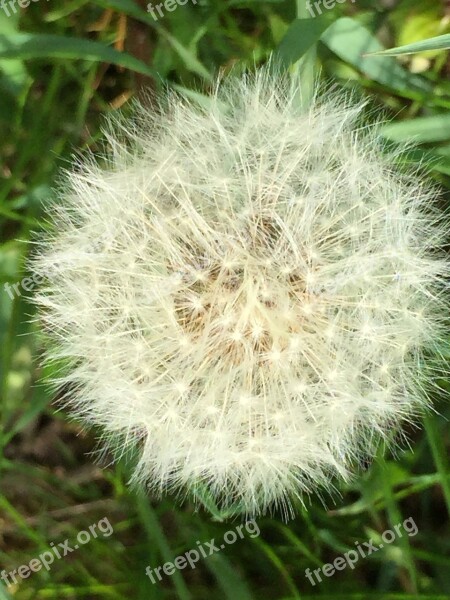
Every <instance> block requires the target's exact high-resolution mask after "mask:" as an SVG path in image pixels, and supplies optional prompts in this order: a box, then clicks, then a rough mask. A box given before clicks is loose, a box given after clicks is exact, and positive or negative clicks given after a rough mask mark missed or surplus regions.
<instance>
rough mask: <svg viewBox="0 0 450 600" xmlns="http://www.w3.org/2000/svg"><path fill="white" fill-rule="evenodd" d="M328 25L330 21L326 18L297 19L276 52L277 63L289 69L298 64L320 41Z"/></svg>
mask: <svg viewBox="0 0 450 600" xmlns="http://www.w3.org/2000/svg"><path fill="white" fill-rule="evenodd" d="M328 25H329V20H328V19H327V18H325V17H318V18H317V19H295V21H293V22H292V24H291V25H290V27H289V29H288V30H287V32H286V34H285V36H284V37H283V39H282V40H281V43H280V45H279V47H278V48H277V50H276V51H275V52H274V59H275V61H276V63H278V64H280V65H281V66H283V67H289V66H290V65H292V64H294V63H296V62H297V61H298V60H299V59H300V58H301V57H302V56H303V55H304V54H305V53H306V52H307V51H308V50H309V49H310V48H311V47H312V46H313V45H314V44H316V43H317V42H318V41H319V39H320V36H321V35H322V34H323V32H324V31H325V29H326V28H327V27H328Z"/></svg>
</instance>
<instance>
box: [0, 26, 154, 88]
mask: <svg viewBox="0 0 450 600" xmlns="http://www.w3.org/2000/svg"><path fill="white" fill-rule="evenodd" d="M0 58H3V59H21V60H26V59H36V58H46V59H48V58H59V59H70V60H79V59H83V60H90V61H99V62H106V63H110V64H114V65H118V66H121V67H125V68H126V69H130V70H131V71H136V72H137V73H141V74H143V75H148V76H149V77H154V76H155V72H154V71H153V69H151V68H150V67H148V66H147V65H146V64H144V63H143V62H142V61H140V60H138V59H137V58H135V57H134V56H131V55H130V54H126V53H125V52H119V51H118V50H115V49H114V48H110V47H109V46H106V45H105V44H102V43H101V42H95V41H92V40H85V39H82V38H69V37H64V36H60V35H47V34H38V33H36V34H34V33H11V34H1V35H0Z"/></svg>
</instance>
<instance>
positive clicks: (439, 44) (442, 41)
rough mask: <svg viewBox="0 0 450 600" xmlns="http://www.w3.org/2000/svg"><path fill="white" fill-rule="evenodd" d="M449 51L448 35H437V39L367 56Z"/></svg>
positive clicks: (449, 37) (449, 36)
mask: <svg viewBox="0 0 450 600" xmlns="http://www.w3.org/2000/svg"><path fill="white" fill-rule="evenodd" d="M449 49H450V33H447V34H445V35H438V36H437V37H432V38H428V39H426V40H421V41H420V42H414V43H413V44H406V46H399V47H398V48H389V49H388V50H379V51H378V52H370V54H368V55H367V56H400V55H401V54H416V53H418V52H427V51H428V50H433V51H434V50H449Z"/></svg>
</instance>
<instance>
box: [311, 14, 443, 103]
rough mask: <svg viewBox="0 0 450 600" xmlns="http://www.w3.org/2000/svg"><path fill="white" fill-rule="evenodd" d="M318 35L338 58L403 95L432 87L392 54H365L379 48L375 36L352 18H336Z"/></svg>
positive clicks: (428, 89) (421, 91)
mask: <svg viewBox="0 0 450 600" xmlns="http://www.w3.org/2000/svg"><path fill="white" fill-rule="evenodd" d="M321 39H322V41H323V43H324V44H325V45H326V46H328V48H329V49H330V50H332V51H333V52H334V53H335V54H337V55H338V56H339V57H340V58H341V59H342V60H344V61H346V62H348V63H350V64H351V65H353V66H354V67H356V68H357V69H359V70H360V71H361V72H362V73H364V75H366V76H367V77H368V78H369V79H372V80H374V81H376V82H378V83H381V84H382V85H385V86H388V87H390V88H392V89H394V90H396V91H398V92H400V93H403V94H406V95H407V94H408V92H409V93H413V94H414V93H415V94H417V93H421V94H423V93H424V92H425V93H429V92H430V91H431V90H432V87H431V85H430V84H429V83H428V81H426V80H425V79H423V78H422V77H419V76H417V75H413V74H411V73H409V72H408V71H406V70H405V69H404V68H403V67H402V66H401V65H400V64H398V62H397V61H396V60H395V59H394V58H392V57H387V56H383V57H373V56H366V55H367V54H368V53H371V52H378V51H379V50H382V49H383V48H382V46H381V44H380V42H379V41H378V40H377V38H376V37H375V36H373V35H372V33H371V32H370V31H369V30H368V29H366V28H365V27H363V26H362V25H361V24H360V23H358V21H355V20H354V19H350V18H348V17H343V18H342V19H338V20H337V21H335V22H334V23H333V24H332V25H331V26H330V27H328V29H327V30H326V31H325V32H324V33H323V34H322V38H321Z"/></svg>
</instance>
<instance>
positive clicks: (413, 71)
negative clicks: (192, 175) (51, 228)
mask: <svg viewBox="0 0 450 600" xmlns="http://www.w3.org/2000/svg"><path fill="white" fill-rule="evenodd" d="M324 1H325V0H324ZM327 2H328V4H330V2H329V0H327ZM24 4H25V3H24ZM155 4H157V2H156V3H155ZM331 4H333V3H331ZM334 4H335V7H334V8H332V9H330V10H327V9H326V8H325V7H324V6H323V2H322V3H321V5H320V6H321V7H322V8H321V10H322V12H323V15H322V16H320V15H318V9H314V11H315V13H314V14H315V15H316V16H315V17H314V18H311V19H310V21H309V23H308V26H307V27H306V28H305V25H304V24H299V23H298V21H295V19H296V17H297V16H305V17H307V16H311V15H309V14H308V11H307V10H306V9H305V6H304V5H302V2H298V3H296V2H295V1H294V0H253V1H251V0H247V1H243V0H198V2H197V3H196V4H195V3H194V2H193V1H191V0H188V2H187V3H186V4H184V5H179V6H177V7H176V10H173V11H168V10H165V12H164V17H163V18H159V19H158V20H157V21H156V20H154V19H153V18H152V16H151V15H150V14H149V13H148V12H147V8H146V5H147V3H146V2H140V1H138V0H98V1H94V2H86V1H85V0H72V1H68V0H64V1H63V0H40V1H39V0H37V1H36V0H35V1H34V2H31V3H30V5H29V6H28V7H25V8H19V5H18V2H13V3H12V4H5V3H4V4H0V229H1V236H0V352H1V363H0V386H1V391H0V406H1V427H0V443H1V450H2V452H1V459H0V460H1V473H0V486H1V487H0V568H1V569H5V571H6V572H10V571H12V570H14V569H17V567H19V566H20V565H23V564H28V563H29V562H30V561H31V560H32V559H33V558H35V557H37V556H38V555H39V554H41V553H42V552H44V551H46V550H48V548H49V546H50V543H51V542H53V543H55V544H56V545H57V544H58V543H59V542H63V541H64V540H65V539H66V538H68V539H69V540H74V539H75V538H76V535H77V533H78V532H79V531H81V530H87V529H88V527H89V525H91V524H93V523H97V522H98V521H99V520H100V519H102V518H104V517H107V518H108V519H109V522H110V523H111V525H112V527H113V528H114V533H113V534H112V535H111V536H109V537H107V538H106V537H104V536H101V535H99V536H98V537H97V538H92V539H91V540H90V542H89V543H87V544H86V545H83V546H82V547H80V549H79V550H77V551H76V552H73V553H70V554H69V555H68V556H67V557H64V558H62V559H61V560H55V562H54V563H53V565H52V566H51V570H50V571H47V570H44V569H41V570H40V571H38V572H36V573H32V575H31V576H30V577H28V578H26V579H23V580H22V579H20V580H18V583H17V584H14V585H12V586H9V587H7V586H6V585H5V584H4V582H2V581H1V580H0V600H5V599H11V598H17V599H20V600H28V599H30V600H31V599H38V600H40V599H44V598H45V599H47V598H48V599H53V598H54V599H67V600H69V599H70V600H72V599H76V598H87V599H90V600H96V599H102V598H114V599H122V598H133V600H141V599H142V600H144V599H145V600H147V599H149V600H152V599H160V598H161V599H178V598H179V599H180V600H188V599H199V600H203V599H205V600H207V599H209V598H216V599H222V598H223V599H227V600H228V599H229V600H250V599H266V598H268V599H284V600H288V599H289V600H291V599H292V600H294V599H305V598H312V597H316V596H319V597H322V598H330V600H331V599H336V598H342V600H352V599H354V600H356V599H358V600H360V599H361V600H363V599H366V598H384V599H399V600H400V599H402V600H404V599H406V598H416V597H420V598H423V599H429V600H438V599H439V600H444V599H445V598H450V536H449V532H450V528H449V513H450V471H449V466H448V448H449V445H450V443H449V442H450V441H449V433H448V425H447V424H448V417H449V415H450V410H449V406H448V403H446V402H445V396H446V392H445V389H446V388H445V383H444V382H442V385H441V388H442V389H441V392H440V393H436V398H435V407H436V413H435V414H431V415H430V416H428V417H427V418H426V419H425V421H424V423H423V425H424V426H423V427H422V428H420V429H419V428H413V427H411V428H409V430H407V431H406V432H405V435H406V436H407V438H408V440H409V446H408V445H407V444H405V442H404V441H403V448H404V450H402V451H398V452H397V453H396V456H392V454H386V455H385V456H384V457H382V456H381V453H380V457H379V459H377V460H375V461H374V462H373V463H372V464H370V465H369V464H367V465H363V467H362V470H361V472H360V474H359V475H358V476H357V477H356V478H355V480H354V482H353V483H352V484H351V485H348V486H343V487H340V488H339V492H338V491H336V493H335V494H334V496H333V497H332V498H330V497H324V498H321V497H319V496H315V497H311V498H305V506H304V507H302V506H298V507H297V509H298V514H297V516H296V518H295V519H293V520H291V521H290V522H288V523H283V521H282V519H281V518H280V515H277V514H274V515H273V516H267V517H265V518H261V519H258V521H257V523H258V527H259V529H260V532H261V534H260V535H259V536H257V537H253V538H251V537H250V536H249V535H245V536H244V538H243V539H238V540H237V541H236V543H234V544H230V545H227V546H226V547H225V549H224V550H223V551H221V552H220V553H216V554H214V555H213V556H211V557H208V558H205V559H204V560H202V561H200V562H199V563H197V566H196V568H195V569H193V570H191V569H184V570H183V571H179V572H177V573H175V574H174V575H172V576H166V575H165V576H164V577H163V580H162V582H157V583H156V584H152V582H151V581H150V579H149V578H148V577H147V576H146V574H145V567H146V566H147V565H152V566H153V567H155V566H158V565H162V564H163V563H165V562H166V561H171V560H173V559H174V558H175V557H176V556H177V555H180V554H183V553H185V552H187V551H188V550H190V549H192V548H196V547H197V541H200V542H202V543H204V542H209V541H210V540H211V538H215V539H216V540H220V539H221V538H222V537H223V535H224V534H225V533H226V532H227V531H229V530H233V529H235V527H236V526H237V525H238V524H239V521H234V522H230V521H226V520H225V519H224V517H225V516H226V515H220V514H218V513H217V511H216V510H215V508H214V506H210V509H211V514H210V513H209V512H206V511H203V510H200V511H197V512H196V511H195V507H194V504H193V503H192V502H191V501H189V500H186V501H185V502H184V503H182V504H180V503H179V502H177V501H176V499H175V498H171V497H168V498H165V499H163V500H162V501H160V500H157V499H149V498H147V497H146V496H145V494H143V493H138V492H137V491H136V490H132V489H129V488H128V486H127V481H128V479H129V476H130V472H131V469H130V464H129V463H119V464H113V462H112V460H111V457H108V456H106V457H105V456H103V457H102V459H101V466H102V468H101V467H100V466H99V462H98V460H97V459H98V458H99V457H98V456H97V454H96V435H97V434H98V432H95V431H90V432H83V431H81V430H80V428H79V427H78V425H76V424H74V423H73V422H72V421H71V420H70V418H69V417H68V416H67V415H66V414H65V413H64V411H60V410H58V408H57V406H55V404H54V403H53V400H54V396H53V394H52V391H51V390H50V389H49V388H48V387H47V386H45V385H42V384H38V381H39V379H40V378H41V377H42V376H43V375H48V373H42V372H41V371H40V369H39V367H38V364H39V355H40V352H41V350H42V349H41V348H40V347H39V343H38V341H37V337H36V328H37V325H36V324H35V322H34V320H33V312H34V309H33V306H32V304H31V303H30V300H29V298H30V296H31V295H32V286H30V285H28V286H27V287H29V288H30V290H29V291H26V290H24V289H23V288H21V294H20V295H18V294H8V292H7V289H8V288H6V287H5V284H9V286H12V285H13V284H17V283H18V282H21V281H23V278H24V277H26V276H27V272H26V266H25V265H26V258H27V255H28V254H29V252H30V249H31V246H32V244H30V242H29V240H30V238H31V236H32V233H33V232H38V231H39V230H40V228H41V227H43V226H45V215H44V213H43V208H42V204H43V201H44V200H45V199H46V198H48V197H50V196H51V195H52V193H53V192H52V186H53V185H54V183H55V181H56V177H57V174H58V171H59V170H60V169H61V168H62V167H66V166H67V165H68V164H69V162H68V161H70V158H71V156H72V155H73V154H74V153H75V152H78V151H80V150H83V149H85V148H88V147H89V148H91V149H92V150H93V151H94V152H96V151H100V150H101V147H102V146H101V131H100V128H101V124H102V118H103V117H104V115H106V114H109V113H111V112H113V111H117V110H119V109H122V110H124V111H125V112H126V111H127V110H129V106H130V102H129V100H130V99H132V98H133V97H136V96H138V97H139V95H140V94H141V93H143V91H144V90H147V89H148V88H150V89H152V90H154V91H155V92H156V93H158V92H160V91H162V90H163V89H164V88H165V86H167V85H168V86H170V87H175V88H176V89H179V90H182V91H184V93H187V94H190V95H191V96H192V97H193V98H196V99H198V100H199V101H200V102H201V101H202V99H203V98H204V96H203V95H202V94H204V93H207V92H208V89H209V88H210V86H211V84H212V82H213V78H214V75H215V74H217V73H218V72H219V71H220V70H222V71H225V72H226V71H228V70H230V69H231V68H232V67H233V66H234V65H236V63H237V62H238V61H239V65H242V67H252V66H253V65H254V64H255V63H256V64H259V63H263V62H264V61H265V60H267V58H268V57H269V55H270V53H271V52H273V51H274V50H276V51H278V52H279V53H280V54H281V56H282V57H283V59H284V60H285V61H286V63H290V62H293V61H295V60H297V59H298V58H300V57H301V56H302V55H304V53H305V51H308V54H307V55H306V58H305V59H303V60H307V61H308V62H307V64H309V65H311V64H312V63H313V62H315V63H316V66H317V68H318V69H319V70H320V74H321V77H322V78H323V79H324V80H328V81H332V80H337V81H338V82H339V83H340V84H341V85H343V86H345V87H349V88H354V89H357V90H358V93H359V94H362V95H365V96H368V97H370V98H371V101H372V103H373V104H374V105H375V106H378V107H380V108H381V109H383V111H384V114H385V115H386V118H387V119H391V118H392V119H393V121H392V122H391V123H390V124H389V125H387V126H386V127H385V128H384V130H383V131H384V135H385V136H386V138H387V139H390V140H392V141H394V142H395V141H403V140H410V139H413V140H414V141H415V142H416V143H417V147H416V149H415V150H414V152H413V153H412V154H411V157H410V160H411V161H412V162H416V163H421V164H423V165H425V166H426V167H427V168H428V169H429V171H430V177H431V178H432V179H434V180H435V181H436V182H437V183H439V184H440V185H441V186H442V188H443V196H442V202H443V206H444V209H446V210H447V209H448V199H449V195H448V190H449V188H450V111H449V108H450V80H449V75H450V60H449V54H448V52H447V51H435V52H426V53H416V54H413V55H408V56H403V57H400V58H387V57H376V58H374V57H369V58H368V57H363V53H364V52H369V51H372V50H377V49H380V48H383V47H385V48H389V47H394V46H400V45H402V44H409V43H412V42H415V41H417V40H421V39H424V38H429V37H433V36H437V35H440V34H446V33H449V32H450V3H449V2H447V1H445V0H370V1H369V0H355V1H352V0H348V1H347V2H343V1H341V2H339V3H338V2H336V3H334ZM312 44H316V46H315V50H311V49H310V47H311V45H312ZM236 68H240V67H236ZM449 229H450V228H449ZM9 289H11V288H9ZM11 295H12V296H13V298H11ZM449 335H450V332H449ZM400 441H401V440H400ZM408 517H412V518H413V519H414V522H415V523H416V525H417V527H418V533H417V535H415V536H407V535H403V536H402V537H401V538H400V537H396V539H395V540H394V541H393V542H392V543H390V544H385V545H384V547H383V549H380V550H379V551H378V552H377V553H376V554H372V555H371V556H369V557H367V558H365V559H363V558H361V559H360V560H359V562H358V563H357V565H356V566H355V568H354V569H353V570H351V569H350V568H348V567H347V568H346V569H345V570H342V571H340V572H337V573H336V574H335V575H333V576H332V577H330V578H327V577H322V579H323V582H322V583H320V584H316V585H315V586H312V585H311V584H310V583H309V581H308V579H307V578H306V577H305V569H307V568H310V569H316V568H318V567H320V566H321V565H322V564H323V563H327V562H332V561H333V560H334V559H335V558H336V557H337V556H339V555H342V554H343V553H344V552H346V551H348V550H350V549H353V548H354V547H355V543H356V542H359V543H361V544H362V543H363V542H364V541H367V540H369V539H370V538H372V539H373V540H374V542H376V543H380V540H381V538H380V535H381V534H382V532H383V531H384V530H386V529H392V528H393V527H394V526H395V525H396V524H399V523H402V522H403V521H404V520H405V519H406V518H408Z"/></svg>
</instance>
